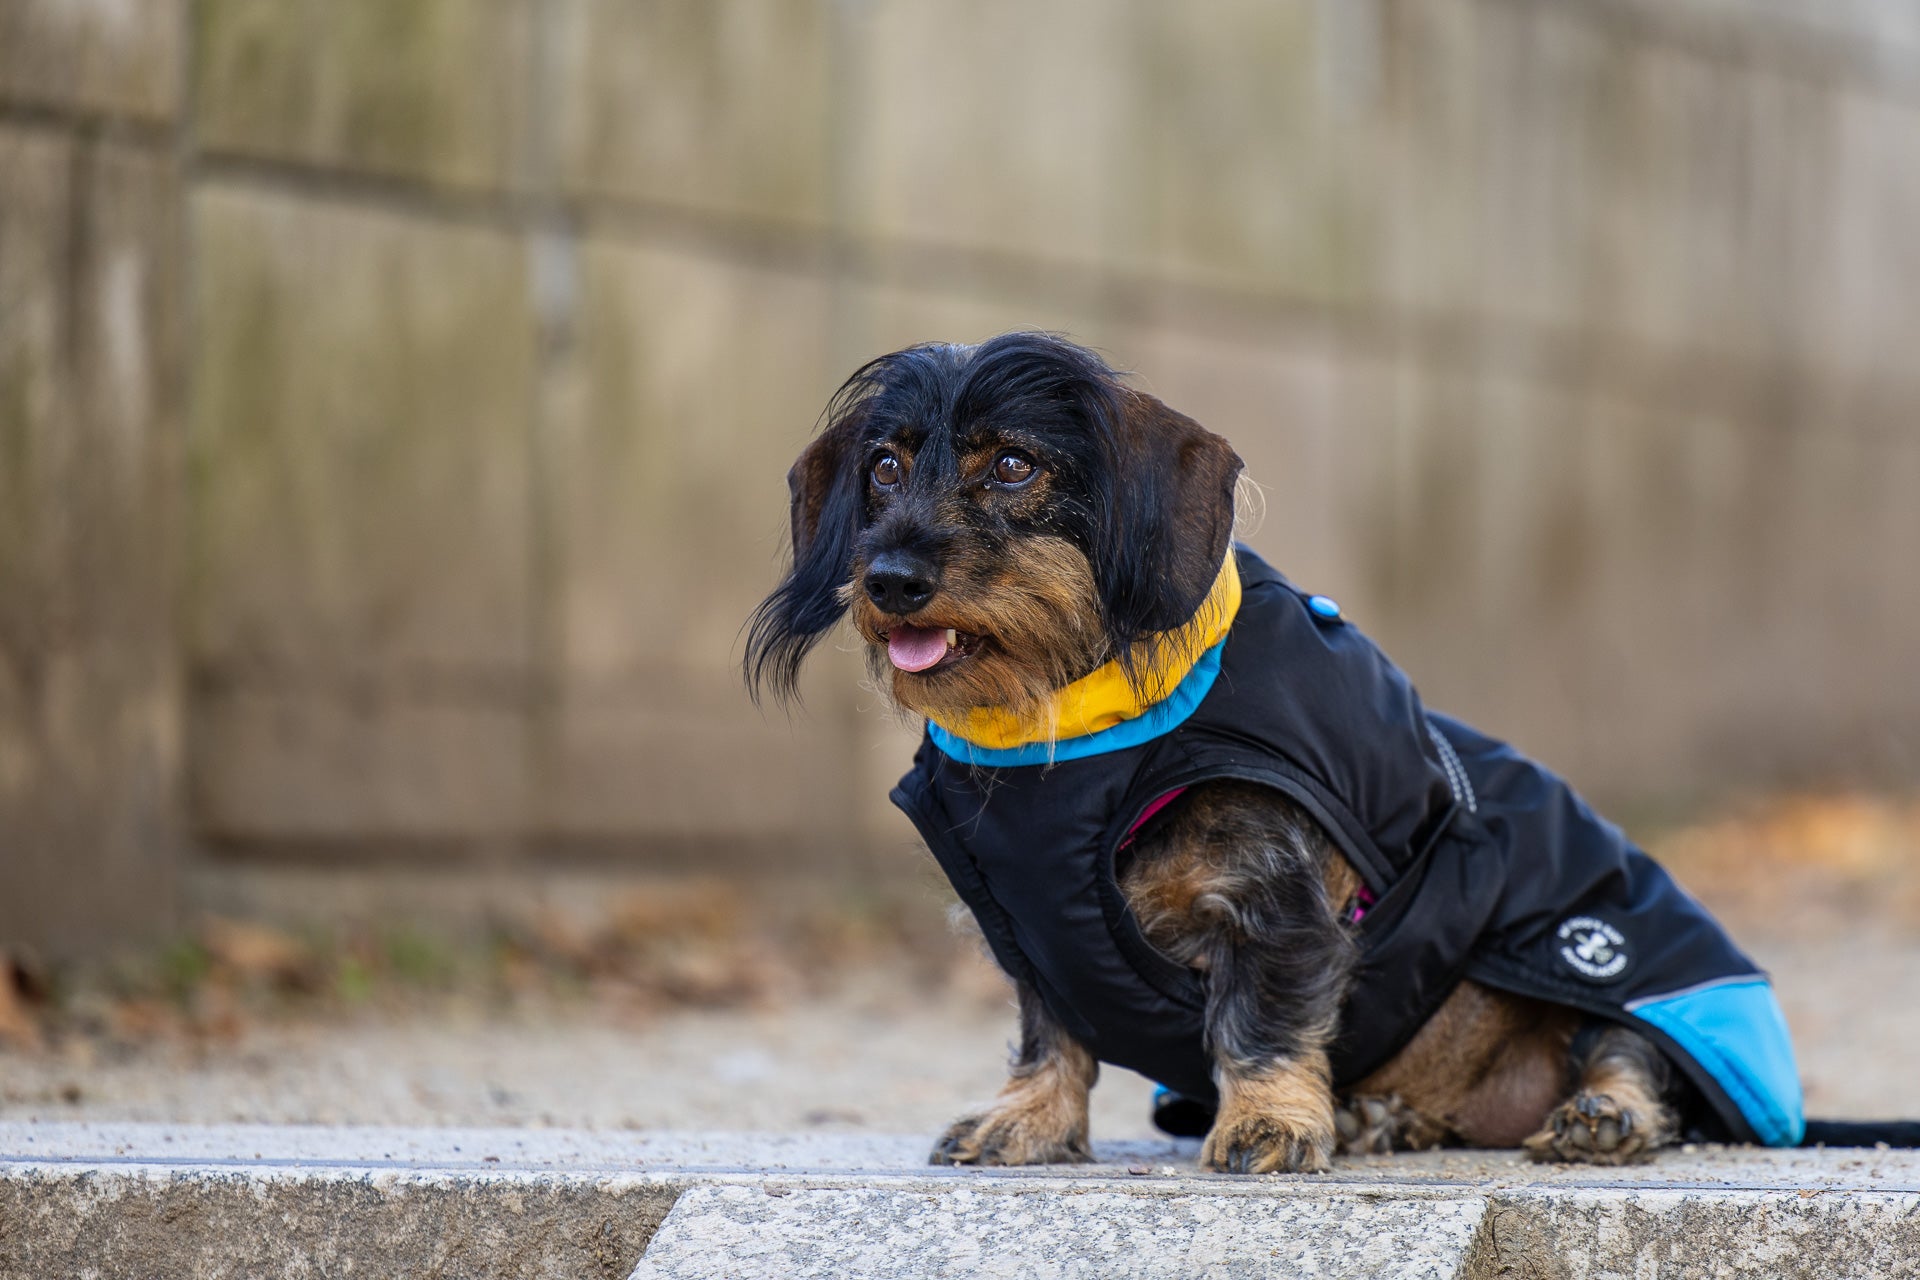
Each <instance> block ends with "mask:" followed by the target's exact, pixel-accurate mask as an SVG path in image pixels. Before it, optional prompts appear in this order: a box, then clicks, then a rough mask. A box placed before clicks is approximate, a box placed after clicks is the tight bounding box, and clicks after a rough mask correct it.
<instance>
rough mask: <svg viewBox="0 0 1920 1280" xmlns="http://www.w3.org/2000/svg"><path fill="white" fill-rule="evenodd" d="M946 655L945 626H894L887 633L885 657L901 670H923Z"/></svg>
mask: <svg viewBox="0 0 1920 1280" xmlns="http://www.w3.org/2000/svg"><path fill="white" fill-rule="evenodd" d="M946 656H947V631H946V628H945V627H895V628H894V629H893V630H892V631H891V632H890V633H888V635H887V657H889V658H891V659H893V665H894V666H896V667H898V668H900V669H901V670H902V671H925V670H926V669H927V668H928V667H930V666H932V665H933V664H934V663H936V662H938V661H940V659H942V658H944V657H946Z"/></svg>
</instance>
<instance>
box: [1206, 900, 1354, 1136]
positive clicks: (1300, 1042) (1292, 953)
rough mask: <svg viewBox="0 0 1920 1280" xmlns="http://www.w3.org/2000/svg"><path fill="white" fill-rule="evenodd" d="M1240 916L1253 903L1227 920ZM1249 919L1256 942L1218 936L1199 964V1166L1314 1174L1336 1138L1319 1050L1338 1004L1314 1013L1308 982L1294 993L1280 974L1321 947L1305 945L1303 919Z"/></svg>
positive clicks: (1328, 1075)
mask: <svg viewBox="0 0 1920 1280" xmlns="http://www.w3.org/2000/svg"><path fill="white" fill-rule="evenodd" d="M1267 905H1268V906H1269V907H1271V905H1272V904H1270V903H1269V904H1267ZM1250 909H1251V910H1254V911H1257V909H1258V907H1257V904H1255V903H1250V902H1242V903H1241V904H1240V911H1239V913H1237V914H1244V913H1246V912H1248V911H1249V910H1250ZM1256 919H1257V923H1256V925H1255V929H1254V930H1253V931H1254V932H1255V933H1257V935H1258V936H1259V937H1260V938H1261V940H1262V942H1261V945H1258V946H1249V945H1246V944H1245V943H1244V942H1242V941H1239V940H1236V939H1235V938H1234V937H1232V936H1231V933H1230V932H1227V931H1223V932H1222V934H1220V935H1219V936H1217V937H1216V940H1215V942H1216V947H1215V950H1216V955H1215V957H1214V963H1213V964H1211V965H1210V966H1209V974H1208V979H1209V988H1210V989H1209V992H1208V1001H1207V1038H1208V1042H1209V1044H1210V1045H1211V1046H1212V1049H1213V1054H1214V1062H1215V1072H1216V1078H1217V1079H1218V1081H1219V1085H1220V1111H1219V1114H1217V1115H1216V1116H1215V1117H1214V1121H1213V1130H1212V1132H1210V1133H1208V1134H1207V1138H1206V1141H1205V1143H1204V1144H1202V1146H1201V1148H1200V1163H1201V1165H1202V1166H1204V1167H1206V1168H1208V1169H1217V1170H1219V1171H1221V1172H1223V1173H1319V1172H1322V1171H1324V1170H1325V1169H1326V1168H1327V1167H1328V1157H1329V1156H1331V1155H1332V1154H1333V1146H1334V1141H1335V1136H1336V1133H1335V1129H1334V1116H1333V1082H1332V1072H1331V1069H1330V1068H1329V1066H1328V1063H1327V1053H1326V1044H1327V1041H1328V1039H1329V1038H1330V1033H1331V1030H1332V1028H1333V1022H1334V1017H1335V1015H1336V1014H1337V1012H1338V1006H1337V1004H1332V1005H1330V1006H1328V1007H1320V1006H1319V1004H1318V1003H1317V1002H1314V1001H1312V1000H1311V996H1312V995H1313V994H1314V987H1313V985H1312V984H1304V987H1303V984H1300V983H1298V982H1297V981H1296V980H1295V975H1294V974H1292V973H1291V972H1290V970H1291V969H1292V968H1293V967H1294V964H1295V963H1296V962H1297V957H1298V956H1300V955H1301V954H1303V953H1306V954H1310V953H1312V952H1313V951H1315V950H1324V949H1325V948H1324V947H1321V948H1316V947H1314V945H1313V942H1314V939H1313V938H1312V934H1313V932H1314V930H1313V929H1312V927H1311V923H1310V922H1309V921H1307V920H1296V921H1285V920H1283V919H1280V918H1275V917H1273V916H1266V917H1265V918H1258V917H1256ZM1250 923H1251V922H1250ZM1302 933H1304V934H1306V935H1308V936H1307V937H1305V938H1298V937H1297V936H1296V937H1295V938H1289V937H1288V935H1299V934H1302ZM1290 942H1292V943H1295V945H1293V946H1290V945H1289V943H1290ZM1301 943H1304V944H1305V945H1298V944H1301ZM1275 944H1278V945H1275ZM1303 994H1304V995H1306V996H1308V997H1309V999H1307V1000H1303V999H1302V996H1303Z"/></svg>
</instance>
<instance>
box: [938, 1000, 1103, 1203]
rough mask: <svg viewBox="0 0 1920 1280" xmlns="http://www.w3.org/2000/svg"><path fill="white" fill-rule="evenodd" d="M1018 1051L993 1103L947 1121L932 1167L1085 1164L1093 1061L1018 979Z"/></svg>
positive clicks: (1094, 1073)
mask: <svg viewBox="0 0 1920 1280" xmlns="http://www.w3.org/2000/svg"><path fill="white" fill-rule="evenodd" d="M1018 986H1019V993H1020V1051H1019V1053H1018V1055H1016V1056H1015V1058H1014V1060H1013V1067H1012V1070H1011V1071H1010V1072H1009V1073H1008V1076H1007V1083H1006V1086H1005V1087H1004V1088H1002V1089H1001V1090H1000V1096H999V1097H998V1098H995V1099H994V1101H993V1105H992V1106H990V1107H988V1108H987V1109H986V1110H985V1111H983V1112H980V1113H979V1114H977V1115H969V1116H962V1117H961V1118H960V1119H959V1120H956V1121H954V1123H953V1124H952V1126H950V1127H949V1128H948V1129H947V1131H946V1133H945V1134H943V1135H942V1136H941V1138H940V1141H939V1142H937V1143H935V1144H934V1148H933V1155H932V1157H931V1163H933V1164H999V1165H1010V1164H1085V1163H1086V1162H1088V1161H1089V1160H1092V1159H1093V1151H1092V1149H1091V1148H1090V1147H1089V1146H1088V1143H1087V1092H1088V1090H1090V1089H1092V1088H1093V1082H1094V1081H1095V1080H1096V1079H1098V1078H1099V1075H1100V1064H1099V1063H1097V1062H1095V1061H1094V1059H1093V1055H1092V1054H1090V1053H1088V1052H1087V1050H1086V1047H1085V1046H1083V1045H1082V1044H1081V1043H1080V1042H1079V1041H1077V1040H1075V1039H1074V1038H1073V1037H1072V1036H1071V1035H1068V1034H1067V1032H1066V1031H1065V1030H1064V1029H1063V1028H1062V1027H1061V1026H1060V1024H1059V1023H1058V1022H1056V1021H1054V1018H1053V1015H1052V1014H1051V1013H1049V1012H1048V1011H1047V1006H1046V1004H1045V1002H1044V1001H1042V1000H1041V999H1040V996H1039V994H1038V993H1037V992H1035V991H1034V990H1033V988H1031V987H1029V986H1028V985H1027V984H1025V983H1024V982H1023V983H1020V984H1018Z"/></svg>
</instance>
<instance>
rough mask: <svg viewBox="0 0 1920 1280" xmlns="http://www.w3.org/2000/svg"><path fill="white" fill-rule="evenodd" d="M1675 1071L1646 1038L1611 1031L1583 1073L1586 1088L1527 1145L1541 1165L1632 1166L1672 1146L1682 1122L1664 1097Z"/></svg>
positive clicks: (1618, 1029) (1596, 1046)
mask: <svg viewBox="0 0 1920 1280" xmlns="http://www.w3.org/2000/svg"><path fill="white" fill-rule="evenodd" d="M1671 1072H1672V1068H1671V1067H1669V1065H1668V1064H1667V1060H1666V1058H1665V1057H1663V1056H1662V1055H1661V1054H1660V1052H1659V1051H1658V1050H1657V1049H1655V1048H1654V1047H1653V1046H1652V1045H1651V1044H1650V1043H1648V1042H1647V1040H1646V1038H1645V1037H1643V1036H1640V1035H1636V1034H1635V1033H1633V1032H1632V1031H1629V1030H1627V1029H1626V1028H1624V1027H1609V1028H1607V1030H1605V1031H1604V1032H1602V1033H1601V1034H1600V1036H1599V1038H1598V1039H1597V1040H1596V1041H1595V1043H1594V1047H1593V1049H1592V1050H1591V1051H1590V1052H1589V1053H1588V1055H1587V1060H1586V1062H1585V1063H1584V1064H1583V1065H1582V1067H1581V1071H1580V1087H1579V1089H1578V1090H1577V1091H1576V1092H1575V1093H1574V1095H1573V1096H1572V1097H1571V1098H1568V1099H1567V1100H1566V1101H1565V1102H1563V1103H1561V1104H1560V1105H1559V1106H1557V1107H1555V1108H1554V1109H1553V1112H1552V1114H1551V1115H1549V1116H1548V1117H1547V1119H1546V1123H1545V1124H1544V1126H1543V1127H1542V1128H1541V1130H1540V1131H1539V1132H1538V1133H1536V1134H1534V1135H1533V1136H1532V1137H1530V1138H1528V1139H1527V1140H1526V1143H1525V1146H1526V1149H1527V1154H1528V1155H1530V1156H1532V1157H1533V1158H1534V1159H1535V1160H1582V1161H1586V1162H1588V1163H1590V1164H1631V1163H1634V1162H1636V1161H1639V1160H1645V1159H1647V1158H1648V1157H1649V1156H1651V1155H1652V1154H1653V1152H1654V1151H1655V1150H1657V1149H1658V1148H1660V1147H1663V1146H1666V1145H1667V1144H1668V1143H1670V1142H1672V1141H1673V1139H1674V1136H1675V1133H1676V1132H1677V1131H1678V1129H1679V1122H1678V1117H1677V1116H1675V1114H1674V1112H1673V1108H1671V1107H1670V1106H1668V1105H1667V1103H1666V1100H1665V1097H1664V1095H1665V1094H1666V1092H1667V1085H1668V1081H1669V1077H1670V1075H1671Z"/></svg>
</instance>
